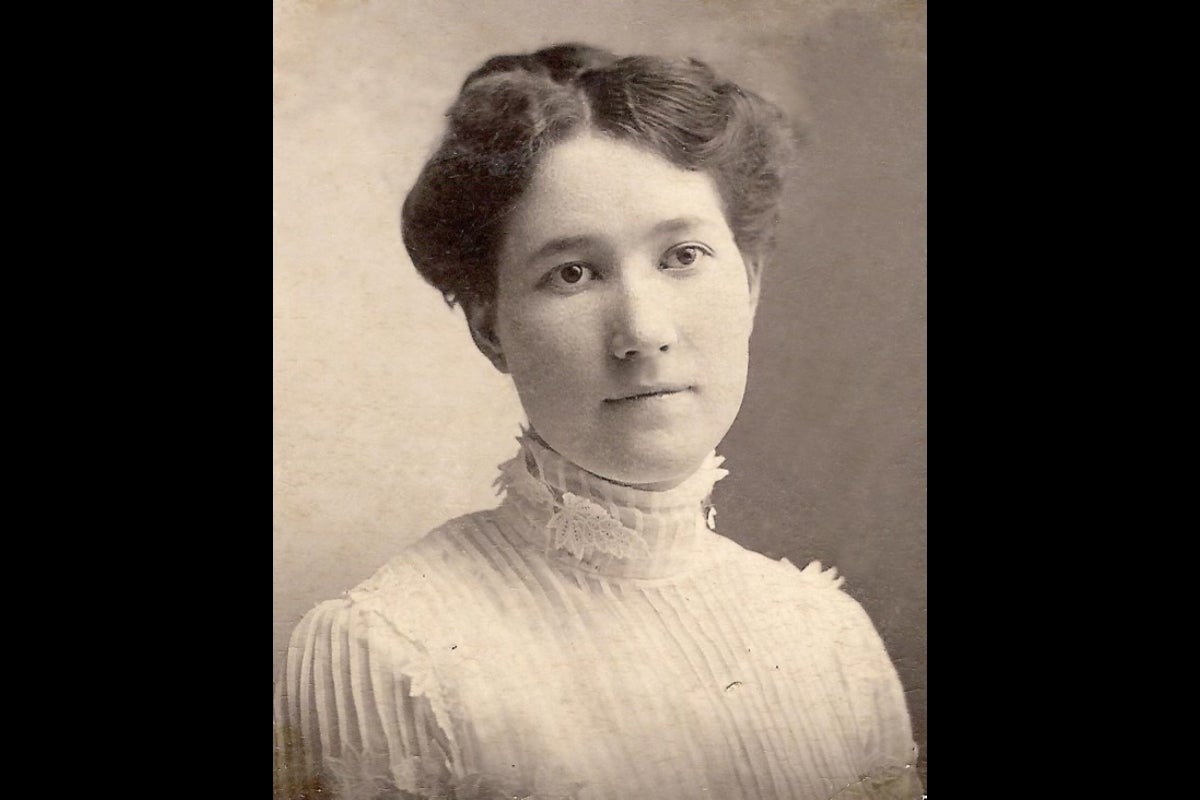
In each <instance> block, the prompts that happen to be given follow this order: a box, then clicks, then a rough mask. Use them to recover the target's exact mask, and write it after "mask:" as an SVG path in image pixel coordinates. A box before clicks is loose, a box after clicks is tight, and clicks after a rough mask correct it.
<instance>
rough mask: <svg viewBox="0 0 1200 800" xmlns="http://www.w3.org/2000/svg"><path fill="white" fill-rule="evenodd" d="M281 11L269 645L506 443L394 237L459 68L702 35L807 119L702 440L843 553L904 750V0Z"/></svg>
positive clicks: (732, 508)
mask: <svg viewBox="0 0 1200 800" xmlns="http://www.w3.org/2000/svg"><path fill="white" fill-rule="evenodd" d="M274 27H275V36H274V226H273V231H274V301H273V318H274V335H273V370H274V393H273V407H274V429H273V478H274V483H273V497H274V530H273V534H274V535H273V539H274V548H273V550H274V650H273V667H274V668H278V665H279V664H280V660H281V654H282V652H283V651H284V650H285V648H286V646H287V636H288V633H289V632H290V630H291V628H292V627H293V626H294V625H295V624H296V622H297V621H298V620H299V619H300V616H301V615H302V614H303V613H304V612H305V611H307V610H308V609H309V608H310V607H312V606H313V605H314V604H315V603H317V602H318V601H320V600H322V599H327V598H330V597H335V596H337V595H339V594H341V593H342V592H344V591H345V590H347V589H349V588H350V587H351V586H353V585H354V584H355V583H357V582H358V581H360V580H362V579H364V578H366V577H367V576H368V575H370V574H371V572H372V571H374V569H375V568H376V567H378V566H380V565H381V564H383V562H384V561H386V560H387V559H388V557H390V556H391V555H392V554H393V553H395V552H396V551H397V550H398V549H399V548H401V547H403V546H404V545H405V544H407V543H409V542H411V541H412V540H414V539H415V538H417V537H419V536H420V535H422V534H423V533H425V532H427V531H428V530H429V529H431V528H433V527H435V526H436V525H438V524H440V523H442V522H444V521H446V520H447V519H449V518H450V517H452V516H457V515H459V514H462V513H466V512H468V511H474V510H477V509H479V508H483V507H487V506H491V505H493V504H494V503H495V502H496V498H495V496H494V494H493V493H492V489H491V482H492V479H493V477H494V474H495V466H496V465H497V464H499V463H500V462H501V461H503V460H505V459H507V458H509V457H511V456H512V454H513V453H514V452H515V442H514V441H513V437H514V436H515V435H516V434H517V432H518V424H519V423H520V422H521V421H522V420H523V415H522V412H521V409H520V405H519V403H518V401H517V396H516V392H515V390H514V389H513V388H512V385H511V383H510V382H509V379H508V378H507V377H506V376H503V375H500V374H499V373H497V372H496V371H495V370H493V369H492V367H491V365H490V364H488V362H487V361H486V360H485V359H484V358H483V356H482V355H480V354H479V353H478V352H477V351H476V350H475V348H474V345H472V343H471V340H470V338H469V336H468V335H467V331H466V325H465V323H464V321H463V319H462V313H461V311H454V312H451V311H450V310H448V309H447V308H446V306H445V305H444V304H443V302H442V300H441V297H440V295H439V294H438V293H437V292H436V291H434V290H433V289H432V288H430V287H428V286H427V285H425V284H424V283H423V282H422V281H421V280H420V278H419V277H418V275H417V273H416V271H415V270H414V269H413V267H412V265H411V263H410V262H409V260H408V257H407V255H406V253H405V252H404V248H403V245H402V243H401V241H400V233H399V222H398V220H399V208H400V204H401V202H402V200H403V197H404V194H405V192H406V191H407V189H408V187H409V186H410V185H411V183H412V181H413V179H414V178H415V177H416V175H417V172H418V170H419V169H420V166H421V164H422V163H423V161H424V159H425V157H426V156H427V155H428V154H429V152H430V151H431V149H432V148H433V146H434V143H435V140H436V138H437V136H438V134H439V131H440V124H441V118H442V114H443V112H444V111H445V109H446V108H447V107H448V105H449V104H450V102H451V101H452V99H453V97H454V95H455V93H456V91H457V89H458V86H459V84H460V83H461V82H462V80H463V78H465V77H466V74H467V73H468V72H469V71H470V70H471V69H472V68H474V67H475V66H477V65H478V64H479V63H480V62H482V61H483V60H484V59H485V58H486V57H488V56H491V55H494V54H496V53H499V52H519V51H525V50H532V49H536V48H538V47H542V46H545V45H548V44H553V43H557V42H561V41H566V40H574V41H583V42H587V43H592V44H597V45H600V46H604V47H608V48H609V49H612V50H614V51H616V52H618V53H641V52H646V53H663V54H673V55H695V56H698V57H701V58H703V59H705V60H707V61H708V62H710V63H711V64H712V65H713V66H714V67H715V68H716V69H717V70H718V71H719V72H721V73H723V74H726V75H728V76H730V77H731V78H733V79H734V80H737V81H738V82H740V83H744V84H745V85H746V86H748V87H750V88H752V89H755V90H756V91H758V92H759V93H760V94H763V95H765V96H767V97H768V98H770V99H771V100H773V101H775V102H776V103H777V104H779V105H780V106H782V107H784V108H785V109H787V110H788V111H789V112H791V114H792V115H793V116H794V117H796V118H798V119H800V120H802V121H803V122H804V123H805V125H806V126H807V128H808V132H809V143H808V145H807V149H806V150H805V153H806V166H805V168H804V173H803V175H802V179H801V180H800V181H798V185H795V186H793V187H792V190H791V192H790V198H789V203H788V205H787V209H786V212H785V214H786V216H785V219H784V223H783V230H782V234H781V237H780V247H779V251H778V254H777V256H776V259H775V263H773V264H771V265H770V267H769V270H768V272H767V274H766V278H765V282H764V290H763V298H762V302H761V304H760V306H759V312H758V319H757V324H756V327H755V332H754V336H753V339H752V342H751V365H750V386H749V389H748V392H747V396H746V401H745V404H744V405H743V407H742V412H741V416H740V417H739V418H738V421H737V423H735V425H734V427H733V430H732V431H731V432H730V434H729V436H728V437H727V438H726V440H725V442H724V443H723V445H722V446H721V448H720V452H721V453H722V454H723V455H725V456H726V458H727V461H726V464H725V466H727V467H728V468H729V469H730V471H731V474H730V477H729V478H727V479H726V480H724V481H722V482H721V483H720V484H718V485H717V490H716V498H715V499H716V503H717V509H718V512H719V515H720V529H721V531H722V532H723V533H725V534H726V535H728V536H730V537H731V538H733V539H735V540H736V541H738V542H740V543H741V544H743V545H745V546H747V547H750V548H752V549H756V550H759V551H761V552H763V553H766V554H768V555H771V556H774V557H780V556H786V557H787V558H788V559H789V560H791V561H792V562H793V563H795V564H797V565H800V566H803V565H804V564H805V563H807V562H808V561H809V560H811V559H814V558H816V559H820V560H821V561H822V562H824V563H825V564H826V565H830V564H832V565H836V566H837V567H838V568H839V570H840V572H841V573H842V574H843V575H844V576H845V578H846V589H847V590H848V591H849V592H850V594H852V595H853V596H855V597H856V598H858V599H859V600H860V601H861V602H862V603H863V605H864V606H865V607H866V609H867V611H868V612H869V613H870V614H871V617H872V618H873V619H874V620H875V623H876V625H877V627H878V628H879V630H880V633H881V634H882V636H883V638H884V640H885V642H886V644H887V646H888V650H889V652H890V653H891V655H892V657H893V659H894V661H895V662H896V664H897V667H898V668H899V671H900V677H901V679H902V681H903V682H904V685H905V688H906V689H907V691H908V699H909V705H910V708H911V709H912V714H913V723H914V727H915V732H916V738H917V742H918V744H919V745H920V746H921V749H922V751H923V759H922V760H923V761H924V751H926V750H927V738H926V712H925V704H926V691H925V690H926V655H925V644H926V634H925V631H926V583H925V581H926V559H925V554H926V547H925V543H926V505H925V497H926V470H925V466H926V460H925V459H926V422H925V419H926V401H925V374H926V373H925V322H926V320H925V308H926V306H925V298H926V295H925V286H926V284H925V265H926V191H925V189H926V184H925V170H926V135H925V132H926V128H925V110H926V94H925V75H926V58H925V3H924V0H916V1H915V2H910V1H909V0H901V1H899V2H892V1H889V2H866V1H863V2H847V1H845V0H843V1H842V2H833V1H832V0H820V2H812V3H808V2H799V1H798V0H787V1H785V0H690V1H685V0H638V1H629V0H623V1H620V2H596V1H594V0H585V1H584V2H574V3H567V2H562V3H559V2H551V0H502V1H494V2H482V1H481V0H471V2H463V1H462V0H364V1H362V2H350V1H349V0H346V1H345V2H341V1H339V0H325V1H323V2H313V1H312V0H309V1H308V2H300V1H298V0H276V2H275V12H274ZM924 766H925V764H924V763H923V764H922V767H924Z"/></svg>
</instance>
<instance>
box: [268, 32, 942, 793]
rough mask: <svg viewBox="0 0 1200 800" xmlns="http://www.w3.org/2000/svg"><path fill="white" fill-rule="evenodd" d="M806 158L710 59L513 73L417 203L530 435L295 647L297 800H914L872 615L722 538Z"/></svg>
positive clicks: (453, 134) (590, 60)
mask: <svg viewBox="0 0 1200 800" xmlns="http://www.w3.org/2000/svg"><path fill="white" fill-rule="evenodd" d="M790 141H791V140H790V138H789V135H788V132H787V128H786V125H785V123H784V120H783V119H782V117H781V115H780V113H779V112H778V110H777V109H776V108H775V107H774V106H772V105H770V104H769V103H767V102H766V101H764V100H763V99H761V98H759V97H758V96H756V95H754V94H752V93H750V92H748V91H745V90H743V89H741V88H739V87H738V86H736V85H734V84H732V83H729V82H727V81H723V80H721V79H719V78H718V77H717V76H715V75H714V74H713V73H712V71H711V70H710V69H709V68H708V67H707V66H705V65H704V64H702V63H700V62H697V61H670V60H663V59H658V58H649V57H630V58H618V57H616V56H615V55H613V54H611V53H608V52H605V51H603V50H598V49H595V48H590V47H584V46H579V45H563V46H559V47H553V48H549V49H546V50H542V51H539V52H536V53H532V54H528V55H515V56H501V57H497V58H493V59H491V60H490V61H488V62H487V63H486V64H484V65H483V66H482V67H480V68H479V69H477V70H476V71H475V72H474V73H472V74H471V75H470V76H469V77H468V78H467V80H466V82H465V83H464V84H463V87H462V90H461V92H460V95H459V97H458V99H457V101H456V102H455V104H454V106H453V107H452V108H451V110H450V112H449V125H448V129H447V132H446V134H445V137H444V139H443V141H442V143H441V146H440V148H439V149H438V150H437V152H436V153H435V154H434V155H433V156H432V157H431V158H430V160H429V161H428V163H427V164H426V166H425V168H424V170H423V172H422V173H421V175H420V177H419V178H418V180H417V183H416V185H415V186H414V188H413V189H412V191H411V193H410V194H409V196H408V199H407V201H406V202H405V205H404V212H403V233H404V239H405V243H406V245H407V247H408V250H409V253H410V254H411V256H412V259H413V262H414V264H415V265H416V267H417V269H418V270H420V271H421V273H422V275H424V276H425V278H426V279H427V280H429V281H430V282H431V283H432V284H433V285H434V286H436V287H437V288H438V289H440V290H441V291H442V292H443V294H444V296H445V297H446V299H447V301H448V302H449V303H451V304H454V303H458V304H461V305H462V306H463V308H464V310H465V312H466V316H467V320H468V323H469V327H470V333H471V336H472V337H473V339H474V341H475V342H476V344H477V345H478V346H479V348H480V349H481V350H482V351H483V353H484V354H485V355H487V357H488V358H489V359H490V360H491V362H492V363H493V364H494V365H495V366H496V368H497V369H499V370H501V371H502V372H505V373H507V374H509V375H511V376H512V379H513V381H514V383H515V385H516V389H517V392H518V395H519V396H520V399H521V403H522V405H523V407H524V409H525V411H526V414H527V416H528V422H529V425H528V427H527V428H526V429H525V432H524V434H523V435H522V437H521V438H520V442H519V445H520V447H519V451H518V452H517V454H516V455H515V457H514V458H513V459H512V460H510V461H508V462H507V463H505V464H503V465H502V466H501V467H500V476H499V478H498V486H499V487H500V489H501V490H502V492H503V495H504V499H503V501H502V502H501V503H500V505H499V507H497V508H495V509H492V510H488V511H482V512H479V513H475V514H470V515H467V516H465V517H461V518H458V519H455V520H452V521H450V522H448V523H447V524H445V525H444V526H442V527H440V528H438V529H437V530H435V531H433V532H432V533H430V534H428V535H427V536H425V537H424V538H423V539H421V540H420V541H419V542H417V543H416V544H415V545H413V546H411V547H410V548H408V549H407V550H406V551H405V552H402V553H400V554H399V555H398V556H397V557H396V558H395V559H394V560H392V561H391V562H390V563H388V564H387V565H385V566H384V567H383V568H382V569H380V570H379V572H377V573H376V575H375V576H373V577H372V578H371V579H369V580H368V581H366V582H365V583H363V584H361V585H359V586H358V587H357V588H355V589H354V590H352V591H351V592H350V593H349V595H348V596H347V597H345V598H343V599H339V600H331V601H328V602H326V603H323V604H321V605H319V606H317V607H316V608H315V609H313V610H312V611H311V612H309V614H308V615H307V616H306V617H305V618H304V620H303V621H302V622H301V624H300V625H299V626H298V628H297V629H296V632H295V634H294V635H293V638H292V642H291V645H290V647H289V651H288V657H287V663H286V666H285V674H284V675H283V677H282V679H281V680H280V682H279V685H278V691H277V697H276V792H277V795H279V796H282V797H322V796H326V797H327V796H333V797H369V798H377V797H422V798H433V797H444V798H450V797H453V798H465V797H471V798H476V797H478V798H501V797H503V798H512V797H520V798H525V797H536V798H580V800H585V799H586V800H600V799H601V798H605V799H607V798H801V799H803V800H808V799H812V800H817V799H818V798H819V799H820V800H826V799H827V798H832V797H839V798H849V797H894V798H902V797H903V798H907V797H919V796H920V787H919V785H918V782H917V779H916V776H915V771H914V769H913V768H912V767H911V766H910V765H912V764H914V763H915V753H914V749H913V743H912V734H911V728H910V723H909V718H908V712H907V709H906V707H905V701H904V695H903V692H902V689H901V686H900V683H899V680H898V678H897V675H896V671H895V669H894V668H893V666H892V664H891V662H890V661H889V659H888V656H887V653H886V652H885V650H884V647H883V644H882V642H881V640H880V638H879V636H878V634H877V633H876V631H875V629H874V627H873V625H872V624H871V621H870V619H868V617H867V615H866V614H865V612H864V611H863V610H862V608H861V607H860V606H859V604H858V603H857V602H856V601H854V600H853V599H851V598H850V597H849V596H848V595H846V594H845V593H844V592H842V591H841V589H840V588H839V584H840V580H839V579H837V578H835V576H834V573H833V571H832V570H829V571H824V572H823V571H822V570H821V567H820V565H819V564H816V563H814V564H810V565H809V566H808V567H806V568H805V569H804V570H798V569H796V568H795V567H793V566H792V565H791V564H790V563H788V562H787V561H786V560H785V561H782V562H778V561H773V560H771V559H768V558H766V557H764V556H762V555H759V554H756V553H753V552H750V551H747V550H745V549H743V548H741V547H740V546H738V545H737V544H735V543H734V542H732V541H731V540H729V539H727V538H725V537H723V536H721V535H720V534H718V533H717V532H716V531H715V522H714V520H715V515H714V513H713V511H712V507H711V503H710V495H711V491H712V488H713V485H714V483H715V482H716V481H718V480H720V479H721V478H722V477H723V476H724V475H725V471H724V470H723V469H722V468H721V459H720V458H719V457H717V456H716V455H715V452H714V448H715V447H716V446H717V444H718V443H719V442H720V441H721V439H722V438H723V437H724V435H725V433H726V432H727V431H728V430H729V428H730V426H731V425H732V424H733V421H734V418H735V416H736V415H737V412H738V409H739V407H740V405H741V402H742V396H743V393H744V390H745V383H746V374H747V364H748V347H749V338H750V332H751V327H752V325H753V321H754V311H755V307H756V304H757V300H758V292H759V286H760V276H761V274H762V270H763V268H764V265H765V263H766V260H767V258H768V257H769V255H770V249H771V243H772V234H773V230H774V226H775V223H776V219H777V206H778V202H779V197H780V191H781V180H782V174H783V172H784V168H785V166H786V163H787V161H788V159H789V158H790V153H791V149H790Z"/></svg>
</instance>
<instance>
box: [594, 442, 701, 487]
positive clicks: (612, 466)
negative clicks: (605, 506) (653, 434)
mask: <svg viewBox="0 0 1200 800" xmlns="http://www.w3.org/2000/svg"><path fill="white" fill-rule="evenodd" d="M711 450H712V448H707V449H705V450H703V451H698V450H692V451H691V452H678V453H663V452H659V453H657V454H655V453H649V454H648V453H647V452H646V451H644V450H643V451H634V452H627V453H620V452H618V453H606V454H605V455H606V456H607V457H606V458H603V459H593V458H586V457H585V458H584V460H586V461H590V462H592V463H591V464H578V462H576V463H577V465H578V466H580V467H583V468H584V469H586V470H587V471H588V472H591V473H592V474H594V475H599V476H600V477H602V478H605V479H607V480H610V481H612V482H613V483H620V484H624V485H625V486H632V487H634V488H637V489H646V490H649V491H666V490H667V489H673V488H675V487H676V486H678V485H679V484H681V483H683V482H684V481H686V480H687V479H688V478H690V477H691V476H692V475H694V474H695V473H696V470H698V469H699V468H700V465H701V464H703V463H704V457H705V456H706V455H708V453H709V452H711Z"/></svg>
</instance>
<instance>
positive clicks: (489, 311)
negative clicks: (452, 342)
mask: <svg viewBox="0 0 1200 800" xmlns="http://www.w3.org/2000/svg"><path fill="white" fill-rule="evenodd" d="M463 311H464V312H465V313H466V315H467V327H468V328H470V330H471V339H472V340H473V341H474V342H475V346H476V347H478V348H479V352H481V353H483V354H484V355H485V356H487V360H488V361H491V362H492V366H494V367H495V368H496V369H498V370H500V371H501V372H503V373H505V374H506V375H507V374H508V362H507V361H505V360H504V349H503V348H502V347H501V346H500V338H499V337H498V336H496V302H495V301H494V300H472V301H470V302H468V303H464V304H463Z"/></svg>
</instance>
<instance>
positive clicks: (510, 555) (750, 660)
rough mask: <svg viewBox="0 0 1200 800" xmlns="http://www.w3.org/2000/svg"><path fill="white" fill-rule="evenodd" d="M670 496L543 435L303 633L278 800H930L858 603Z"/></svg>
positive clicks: (285, 724)
mask: <svg viewBox="0 0 1200 800" xmlns="http://www.w3.org/2000/svg"><path fill="white" fill-rule="evenodd" d="M724 474H725V472H724V470H723V469H721V468H720V460H719V459H716V458H715V457H710V459H709V460H708V461H707V462H706V464H705V466H704V467H703V468H702V469H701V470H700V471H699V472H698V473H697V474H696V475H695V476H694V477H693V478H691V479H689V480H688V481H687V482H685V483H684V484H683V485H681V486H679V487H677V488H675V489H673V490H670V491H667V492H646V491H640V490H636V489H631V488H628V487H623V486H618V485H615V484H612V483H609V482H607V481H604V480H602V479H599V478H596V477H595V476H592V475H589V474H587V473H585V472H583V471H582V470H579V469H578V468H576V467H574V466H573V465H571V464H570V463H568V462H566V461H565V460H563V459H561V458H560V457H558V456H557V454H555V453H553V452H552V451H550V450H548V449H547V448H545V447H542V446H540V445H539V444H538V443H537V442H536V441H533V440H531V439H529V438H525V439H523V440H522V451H521V453H520V455H519V456H518V457H517V458H516V459H514V460H513V461H511V462H508V463H507V464H505V465H503V466H502V468H501V479H500V481H499V483H500V485H501V488H502V490H504V492H505V499H504V501H503V502H502V503H501V504H500V506H499V507H498V508H496V509H493V510H490V511H484V512H480V513H476V514H471V515H468V516H465V517H461V518H459V519H456V520H453V521H451V522H449V523H447V524H446V525H444V526H442V527H441V528H438V529H437V530H435V531H433V532H432V533H430V534H429V535H427V536H426V537H425V538H423V539H422V540H420V541H419V542H417V543H416V544H415V545H413V546H411V547H410V548H408V549H407V550H405V551H404V552H402V553H401V554H400V555H399V556H397V557H396V558H395V559H393V560H392V561H391V562H390V563H389V564H387V565H386V566H384V567H383V568H382V569H381V570H379V572H377V573H376V574H375V575H374V576H373V577H372V578H370V579H369V580H368V581H366V582H364V583H363V584H361V585H360V586H358V587H357V588H355V589H354V590H352V591H351V592H350V593H349V594H348V596H347V597H345V598H342V599H338V600H331V601H329V602H325V603H322V604H320V605H318V606H317V607H316V608H314V609H313V610H312V611H310V612H309V613H308V614H307V615H306V616H305V618H304V620H303V621H302V622H301V623H300V625H299V626H298V627H297V628H296V632H295V634H294V635H293V637H292V641H291V644H290V646H289V649H288V656H287V660H286V665H285V668H284V674H283V676H282V678H281V680H280V681H279V683H278V685H277V690H276V708H275V717H276V747H275V755H276V795H277V797H286V798H301V797H311V798H317V797H336V798H363V799H364V800H365V799H366V798H370V799H371V800H377V799H378V798H409V797H418V798H456V799H457V800H462V799H463V798H514V797H515V798H539V799H541V798H545V799H546V800H549V798H556V799H557V798H577V799H578V800H618V799H625V798H679V800H690V799H691V798H706V799H709V800H712V799H715V798H720V799H721V800H734V799H736V798H747V799H750V798H756V799H757V798H761V799H762V800H766V799H767V798H797V799H798V800H829V798H834V797H837V798H860V797H871V798H915V797H920V796H921V794H920V786H919V783H918V781H917V778H916V775H915V770H914V768H913V766H912V765H913V764H915V752H914V747H913V743H912V731H911V727H910V722H909V717H908V711H907V708H906V706H905V701H904V695H903V692H902V689H901V687H900V682H899V680H898V677H897V674H896V671H895V668H894V667H893V666H892V664H891V662H890V660H889V659H888V656H887V653H886V652H885V650H884V647H883V643H882V642H881V640H880V638H879V636H878V634H877V633H876V631H875V628H874V626H873V625H872V624H871V621H870V619H869V618H868V617H867V615H866V613H865V612H864V611H863V609H862V607H861V606H860V605H859V604H858V603H857V602H856V601H855V600H853V599H852V598H851V597H850V596H849V595H847V594H846V593H845V592H843V591H842V590H841V588H840V584H841V580H840V579H838V578H836V577H835V573H834V571H833V570H828V571H822V570H821V567H820V565H819V564H817V563H815V562H814V563H812V564H810V565H809V566H808V567H806V568H805V569H804V570H798V569H796V568H795V567H794V566H792V565H791V564H790V563H788V562H787V561H786V560H784V561H774V560H771V559H768V558H766V557H765V556H762V555H759V554H757V553H753V552H751V551H748V550H745V549H743V548H741V547H740V546H738V545H737V544H735V543H734V542H732V541H730V540H729V539H726V538H725V537H723V536H720V535H718V534H716V533H715V532H713V531H712V530H710V529H709V527H708V525H707V524H706V519H710V515H709V513H708V512H709V505H708V502H707V499H708V497H709V495H710V493H711V490H712V486H713V483H714V482H715V481H716V480H719V479H720V478H721V477H722V476H723V475H724Z"/></svg>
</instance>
